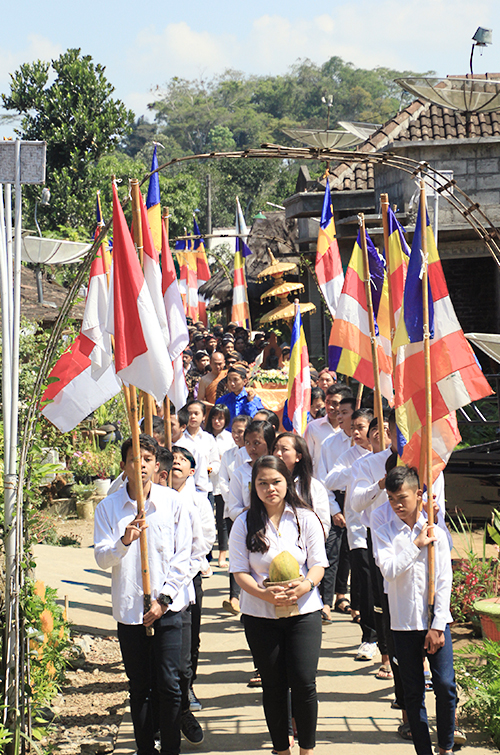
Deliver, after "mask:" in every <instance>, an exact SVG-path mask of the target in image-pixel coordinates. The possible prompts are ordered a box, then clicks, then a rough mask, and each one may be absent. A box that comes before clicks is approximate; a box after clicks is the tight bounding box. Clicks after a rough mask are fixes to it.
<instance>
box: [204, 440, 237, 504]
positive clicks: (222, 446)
mask: <svg viewBox="0 0 500 755" xmlns="http://www.w3.org/2000/svg"><path fill="white" fill-rule="evenodd" d="M214 440H215V445H216V447H217V452H218V454H219V461H220V464H219V469H217V470H216V469H212V471H211V472H210V481H211V483H212V487H213V492H214V495H220V494H221V488H220V470H221V467H222V457H223V456H224V454H225V453H226V451H229V450H230V449H231V448H237V445H236V443H235V442H234V440H233V436H232V435H231V433H230V432H228V431H227V430H222V432H220V433H219V434H218V435H214Z"/></svg>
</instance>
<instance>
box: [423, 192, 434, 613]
mask: <svg viewBox="0 0 500 755" xmlns="http://www.w3.org/2000/svg"><path fill="white" fill-rule="evenodd" d="M420 238H421V252H422V309H423V331H424V332H423V340H424V369H425V434H424V433H422V444H424V443H425V460H426V483H427V521H428V522H429V531H428V534H429V535H430V536H431V537H432V536H433V534H434V497H433V495H432V376H431V335H430V325H429V282H428V257H427V205H426V201H425V183H424V181H423V180H422V179H421V181H420ZM421 484H422V483H421ZM427 548H428V569H429V594H428V601H427V602H428V607H429V614H428V620H429V628H430V627H431V625H432V619H433V615H434V595H435V551H434V543H429V545H428V546H427Z"/></svg>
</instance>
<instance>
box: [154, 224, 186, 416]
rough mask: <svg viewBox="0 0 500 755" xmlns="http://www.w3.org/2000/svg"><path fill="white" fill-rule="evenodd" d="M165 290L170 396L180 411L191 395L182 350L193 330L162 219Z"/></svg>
mask: <svg viewBox="0 0 500 755" xmlns="http://www.w3.org/2000/svg"><path fill="white" fill-rule="evenodd" d="M161 270H162V293H163V302H164V305H165V311H166V313H167V320H168V327H169V332H170V346H169V352H170V356H171V357H172V367H173V371H174V378H173V381H172V385H171V386H170V388H169V390H168V393H167V396H168V398H169V399H170V400H171V401H172V403H173V404H174V406H175V409H176V411H178V410H179V409H180V408H181V407H183V406H184V404H185V403H186V401H187V399H188V389H187V386H186V381H185V379H184V370H183V365H182V352H183V351H184V349H185V348H187V346H188V344H189V333H188V329H187V324H186V315H185V314H184V307H183V304H182V298H181V293H180V290H179V284H178V282H177V275H176V271H175V265H174V260H173V258H172V253H171V251H170V245H169V242H168V234H167V229H166V228H165V223H163V222H162V246H161Z"/></svg>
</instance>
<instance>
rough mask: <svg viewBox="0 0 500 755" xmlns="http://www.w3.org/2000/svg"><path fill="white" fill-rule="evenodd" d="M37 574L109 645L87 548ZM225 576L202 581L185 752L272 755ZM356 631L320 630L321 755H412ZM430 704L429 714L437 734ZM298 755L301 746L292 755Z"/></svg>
mask: <svg viewBox="0 0 500 755" xmlns="http://www.w3.org/2000/svg"><path fill="white" fill-rule="evenodd" d="M35 558H36V561H37V569H36V574H37V578H38V579H42V580H44V581H45V582H46V583H47V584H48V585H50V586H51V587H55V588H57V590H58V593H59V596H60V597H61V600H64V596H65V595H67V596H68V598H69V617H70V620H71V621H72V622H73V623H74V625H75V629H77V630H79V631H83V632H88V633H99V634H105V635H109V634H112V633H114V631H115V624H114V622H113V619H112V616H111V599H110V574H109V572H104V571H102V570H100V569H99V567H98V566H97V565H96V563H95V561H94V558H93V551H92V548H59V547H53V546H45V545H39V546H36V548H35ZM227 583H228V577H227V571H226V572H223V571H221V570H218V569H217V567H215V574H214V576H212V577H210V578H209V579H205V580H203V587H204V589H205V595H204V603H203V619H202V622H203V623H202V645H201V655H200V665H199V669H198V680H197V682H196V684H195V691H196V694H197V696H198V697H199V699H200V700H201V701H202V702H203V710H202V711H201V712H200V713H199V714H196V715H197V718H198V720H199V721H200V723H201V725H202V726H203V729H204V732H205V741H204V742H203V744H202V745H201V746H199V747H197V748H195V747H193V746H191V745H189V744H188V743H187V742H186V741H184V740H183V743H182V752H183V753H189V752H194V751H199V752H203V753H206V754H212V753H213V754H214V755H215V753H221V752H222V753H234V754H235V755H236V754H238V753H247V754H249V755H258V754H261V753H262V752H263V751H264V752H266V751H267V752H270V750H271V744H270V740H269V736H268V733H267V729H266V725H265V721H264V716H263V712H262V705H261V694H260V690H258V689H257V690H256V689H249V688H248V687H247V686H246V685H247V681H248V679H249V678H250V675H251V672H252V670H253V665H252V660H251V657H250V654H249V651H248V648H247V645H246V641H245V636H244V633H243V628H242V625H241V622H240V621H239V619H238V618H237V617H233V616H230V615H228V614H227V613H225V612H224V611H223V610H222V608H221V605H222V601H223V599H224V598H225V597H226V593H227ZM359 643H360V631H359V627H357V625H355V624H353V623H352V622H351V621H350V617H347V616H343V615H339V614H334V622H333V624H331V625H330V626H327V627H324V628H323V646H322V653H321V658H320V664H319V672H318V693H319V720H318V738H317V741H318V744H317V747H316V751H315V752H316V753H317V754H318V755H327V753H328V755H331V752H332V745H334V746H335V753H336V755H370V754H371V753H373V752H374V747H377V751H378V752H380V753H383V754H384V755H386V754H387V755H396V754H398V755H400V754H401V753H407V755H412V754H413V753H414V749H413V746H412V744H411V743H408V742H404V741H403V740H402V739H400V737H399V736H398V735H397V731H396V730H397V725H398V723H399V720H398V719H399V717H398V715H397V711H393V710H391V707H390V703H391V700H392V699H393V694H392V688H391V685H390V683H389V682H386V681H380V680H378V679H376V678H375V673H376V671H377V668H378V666H379V661H380V657H376V659H375V661H374V662H373V663H366V662H365V663H359V662H356V661H355V660H354V657H355V652H356V649H357V647H358V645H359ZM433 703H434V697H433V695H432V694H428V695H427V704H428V708H429V712H430V715H431V723H432V727H434V718H433V716H434V704H433ZM134 751H135V746H134V741H133V734H132V728H131V724H130V719H129V717H128V716H126V717H125V718H124V720H123V722H122V725H121V727H120V732H119V735H118V742H117V747H116V749H115V755H131V754H132V753H133V752H134ZM293 752H294V753H295V754H296V755H298V746H297V745H296V746H295V748H294V751H293ZM461 752H462V753H463V755H486V753H489V754H490V755H491V754H492V753H493V752H498V751H497V750H496V748H494V747H490V746H489V744H488V742H487V740H486V739H485V738H484V737H483V736H481V735H476V734H470V735H469V742H468V744H467V745H466V746H465V747H463V748H462V750H461Z"/></svg>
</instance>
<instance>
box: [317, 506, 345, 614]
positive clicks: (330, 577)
mask: <svg viewBox="0 0 500 755" xmlns="http://www.w3.org/2000/svg"><path fill="white" fill-rule="evenodd" d="M343 532H345V527H337V526H336V525H335V524H333V521H332V526H331V527H330V532H329V533H328V537H327V539H326V543H325V548H326V557H327V559H328V564H329V565H328V566H327V567H326V569H325V574H324V577H323V579H322V581H321V585H320V588H319V589H320V593H321V597H322V599H323V603H325V604H326V605H327V606H330V607H332V606H333V597H334V595H335V583H336V580H337V570H338V567H339V558H340V548H341V545H342V533H343Z"/></svg>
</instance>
